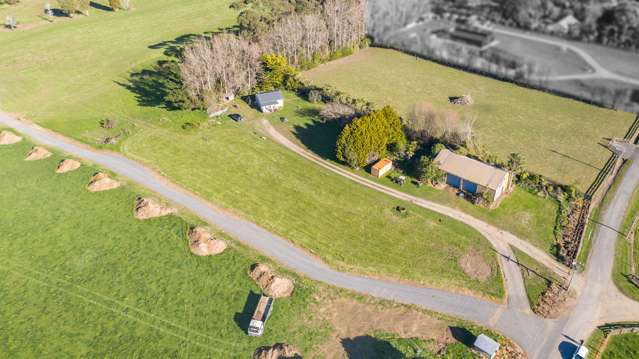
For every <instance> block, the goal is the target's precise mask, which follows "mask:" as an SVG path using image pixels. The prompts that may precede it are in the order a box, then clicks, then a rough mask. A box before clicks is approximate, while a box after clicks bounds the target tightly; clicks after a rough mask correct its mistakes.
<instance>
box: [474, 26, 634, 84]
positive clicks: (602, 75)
mask: <svg viewBox="0 0 639 359" xmlns="http://www.w3.org/2000/svg"><path fill="white" fill-rule="evenodd" d="M484 29H486V30H489V31H492V32H495V33H498V34H504V35H509V36H513V37H518V38H520V39H525V40H530V41H536V42H540V43H544V44H547V45H553V46H557V47H563V48H566V49H569V50H571V51H573V52H575V53H576V54H577V55H579V56H580V57H581V58H582V59H583V60H584V61H585V62H586V63H587V64H588V65H589V66H590V67H591V68H592V69H593V70H594V73H584V74H574V75H560V76H549V77H547V78H544V79H545V80H550V81H569V80H587V79H608V80H615V81H619V82H623V83H626V84H629V85H634V86H639V79H635V78H631V77H627V76H622V75H619V74H617V73H615V72H613V71H611V70H608V69H607V68H605V67H604V66H603V65H601V64H600V63H599V62H598V61H597V60H595V58H593V57H592V56H591V55H590V54H589V53H588V52H587V51H585V50H584V49H582V48H581V47H579V46H575V45H573V44H571V43H570V42H568V41H563V40H561V39H550V38H547V37H544V36H540V35H535V34H532V33H530V34H529V33H522V32H520V31H515V30H510V29H508V28H504V27H494V26H490V27H484Z"/></svg>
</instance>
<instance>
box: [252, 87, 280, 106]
mask: <svg viewBox="0 0 639 359" xmlns="http://www.w3.org/2000/svg"><path fill="white" fill-rule="evenodd" d="M255 100H256V101H257V104H258V105H260V106H270V105H277V102H278V101H281V100H284V95H282V91H280V90H277V91H271V92H263V93H258V94H257V95H255Z"/></svg>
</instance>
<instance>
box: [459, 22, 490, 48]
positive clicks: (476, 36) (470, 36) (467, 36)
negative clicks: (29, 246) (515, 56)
mask: <svg viewBox="0 0 639 359" xmlns="http://www.w3.org/2000/svg"><path fill="white" fill-rule="evenodd" d="M450 38H451V40H453V41H457V42H462V43H465V44H467V45H471V46H475V47H478V48H480V49H482V50H483V49H486V48H488V47H490V46H492V45H493V44H494V43H495V34H493V33H492V32H490V31H485V30H481V29H479V28H476V27H470V26H457V27H455V29H454V30H453V31H452V32H451V33H450Z"/></svg>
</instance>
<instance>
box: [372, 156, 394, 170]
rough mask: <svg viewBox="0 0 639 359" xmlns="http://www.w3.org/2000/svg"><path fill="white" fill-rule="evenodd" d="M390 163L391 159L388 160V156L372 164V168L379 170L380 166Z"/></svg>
mask: <svg viewBox="0 0 639 359" xmlns="http://www.w3.org/2000/svg"><path fill="white" fill-rule="evenodd" d="M392 164H393V161H391V160H389V159H388V158H384V159H382V160H380V161H379V162H377V163H376V164H374V165H373V168H374V169H376V170H381V169H382V168H384V167H386V166H388V165H392Z"/></svg>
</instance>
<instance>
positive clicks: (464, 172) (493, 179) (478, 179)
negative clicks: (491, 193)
mask: <svg viewBox="0 0 639 359" xmlns="http://www.w3.org/2000/svg"><path fill="white" fill-rule="evenodd" d="M435 162H436V163H437V165H438V166H439V168H440V169H441V170H442V171H444V172H446V173H450V174H452V175H455V176H457V177H460V178H463V179H465V180H468V181H471V182H473V183H476V184H478V185H481V186H484V187H486V188H489V189H492V190H497V189H498V188H499V185H500V184H502V183H503V182H504V179H505V178H506V177H507V176H508V172H506V171H504V170H502V169H499V168H497V167H494V166H491V165H487V164H485V163H483V162H480V161H477V160H474V159H472V158H468V157H466V156H461V155H458V154H456V153H454V152H451V151H449V150H447V149H443V150H441V151H440V152H439V154H438V155H437V157H435Z"/></svg>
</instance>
